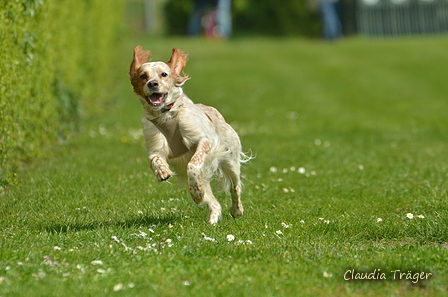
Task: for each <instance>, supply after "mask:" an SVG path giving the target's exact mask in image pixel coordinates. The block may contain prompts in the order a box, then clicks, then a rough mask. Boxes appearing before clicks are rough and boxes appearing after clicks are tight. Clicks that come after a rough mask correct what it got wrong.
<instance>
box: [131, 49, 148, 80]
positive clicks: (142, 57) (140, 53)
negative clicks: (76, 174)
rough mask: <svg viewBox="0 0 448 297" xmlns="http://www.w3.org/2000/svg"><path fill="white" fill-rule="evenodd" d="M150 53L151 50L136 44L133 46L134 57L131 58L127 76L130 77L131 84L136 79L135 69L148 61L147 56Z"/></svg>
mask: <svg viewBox="0 0 448 297" xmlns="http://www.w3.org/2000/svg"><path fill="white" fill-rule="evenodd" d="M150 54H151V51H145V50H143V48H142V47H141V46H140V45H138V46H136V47H135V48H134V59H133V60H132V63H131V67H130V68H129V78H130V79H131V83H132V84H133V85H135V84H134V82H135V80H138V77H137V70H138V69H139V68H140V66H142V64H144V63H146V62H148V57H149V55H150Z"/></svg>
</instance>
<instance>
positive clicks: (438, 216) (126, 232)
mask: <svg viewBox="0 0 448 297" xmlns="http://www.w3.org/2000/svg"><path fill="white" fill-rule="evenodd" d="M138 43H140V44H142V45H143V46H144V48H147V49H151V50H152V51H153V60H160V59H161V60H164V61H167V60H168V59H169V56H170V53H171V47H172V46H176V47H179V48H182V49H184V50H185V51H187V52H188V53H190V61H189V63H188V64H187V67H186V69H185V71H186V73H187V74H189V75H190V76H191V77H192V79H191V80H190V81H188V82H187V83H186V85H185V88H184V90H185V92H186V93H187V94H188V95H189V97H190V98H192V99H193V101H195V102H197V103H199V102H200V103H204V104H207V105H212V106H215V107H216V108H218V109H219V110H220V111H221V112H222V114H223V115H224V117H225V118H226V119H227V121H228V122H229V123H231V124H232V125H233V127H234V128H235V129H236V130H237V131H238V133H239V134H240V136H241V139H242V142H243V146H244V150H245V151H251V152H252V154H253V156H255V157H256V158H255V159H254V160H252V161H251V162H250V163H248V164H246V165H245V166H244V168H243V174H244V183H245V188H244V192H243V204H244V205H245V211H246V212H245V215H244V217H243V218H241V219H238V220H234V219H233V218H231V217H230V215H229V214H228V212H224V218H223V220H222V221H221V222H220V223H219V224H218V225H217V226H210V225H208V224H207V222H206V221H207V219H206V217H207V211H206V209H204V208H198V207H196V206H195V205H194V204H193V203H192V202H191V198H190V196H189V194H188V192H187V190H186V189H185V188H184V187H183V186H180V187H178V186H176V185H175V182H174V180H173V181H171V184H168V183H162V184H159V183H158V182H157V181H156V179H155V177H154V176H153V174H152V172H151V171H150V168H149V165H148V164H147V162H146V151H145V148H144V146H143V137H142V134H141V126H140V116H141V114H142V109H141V106H140V103H139V102H138V101H137V100H136V99H135V97H134V95H133V94H132V88H131V86H130V84H129V82H128V79H127V75H126V71H127V67H128V63H130V61H131V58H132V49H133V46H135V45H137V44H138ZM447 48H448V38H446V37H433V38H415V39H387V40H376V39H362V38H354V39H346V40H343V41H340V42H337V43H324V42H321V41H309V40H308V41H307V40H300V39H268V38H266V39H257V38H252V39H235V40H231V41H228V42H225V43H223V42H206V41H204V40H197V39H157V38H147V39H144V40H139V41H133V42H129V44H128V52H127V53H126V55H125V56H123V61H119V62H117V71H119V72H122V73H123V75H122V80H121V81H119V82H117V87H118V88H117V91H113V92H112V91H110V90H105V91H106V92H107V91H110V92H111V94H110V97H111V102H115V103H111V107H107V108H106V109H107V110H106V111H105V112H104V114H102V115H100V116H98V117H92V118H89V119H86V121H85V122H84V124H83V129H82V131H81V133H80V135H78V136H77V137H75V138H73V139H71V140H70V141H69V142H68V143H66V144H64V145H61V146H58V147H57V148H55V149H54V150H55V152H54V154H53V155H54V157H52V158H49V159H46V160H40V161H37V162H35V163H34V164H32V165H29V166H28V167H27V168H26V169H25V170H24V171H23V172H21V178H22V184H21V186H20V187H18V188H15V189H12V190H8V191H6V192H3V193H1V194H0V199H1V200H0V201H1V202H0V224H1V230H0V296H106V295H107V296H114V295H117V296H190V295H191V296H312V295H313V296H444V295H445V294H446V291H447V289H448V196H447V190H448V182H447V180H448V149H447V142H448V83H447V77H448V68H447V65H448V55H447ZM217 197H218V198H219V199H220V201H221V202H222V204H223V205H226V204H228V202H229V198H228V197H226V195H225V194H220V193H217ZM412 216H413V218H411V217H412ZM228 235H233V237H234V239H233V240H230V241H229V239H228ZM230 239H231V238H230ZM398 270H400V271H398ZM372 272H375V274H369V273H372ZM408 272H409V273H408ZM421 272H423V273H424V274H420V273H421ZM382 273H383V274H382ZM363 275H364V276H366V275H367V276H369V277H374V278H386V279H385V280H358V279H355V280H354V279H352V278H359V277H362V276H363ZM394 278H395V279H394ZM400 278H401V279H400ZM407 278H411V279H407ZM425 278H428V279H426V280H425Z"/></svg>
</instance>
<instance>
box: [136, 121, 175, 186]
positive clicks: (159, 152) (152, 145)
mask: <svg viewBox="0 0 448 297" xmlns="http://www.w3.org/2000/svg"><path fill="white" fill-rule="evenodd" d="M142 124H143V134H144V136H145V142H146V148H147V150H148V161H149V165H150V166H151V169H152V170H153V171H154V174H155V175H156V177H157V179H158V180H159V181H165V180H167V179H169V178H170V177H171V176H172V175H173V172H172V171H171V170H170V167H169V166H168V163H167V156H168V154H169V148H168V143H167V141H166V138H165V136H163V134H162V133H161V132H160V130H159V129H157V127H156V126H154V124H152V123H151V122H150V121H149V120H147V119H146V118H145V117H142Z"/></svg>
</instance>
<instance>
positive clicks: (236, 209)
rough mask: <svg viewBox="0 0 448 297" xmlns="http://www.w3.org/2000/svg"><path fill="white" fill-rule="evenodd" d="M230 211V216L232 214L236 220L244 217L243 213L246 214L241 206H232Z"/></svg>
mask: <svg viewBox="0 0 448 297" xmlns="http://www.w3.org/2000/svg"><path fill="white" fill-rule="evenodd" d="M229 210H230V214H231V215H232V217H234V218H235V219H236V218H239V217H241V216H242V215H243V213H244V208H243V206H242V205H239V206H233V205H232V206H231V207H230V208H229Z"/></svg>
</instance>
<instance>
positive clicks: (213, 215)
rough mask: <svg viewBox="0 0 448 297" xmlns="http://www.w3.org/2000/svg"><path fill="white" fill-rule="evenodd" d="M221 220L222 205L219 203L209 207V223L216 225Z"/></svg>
mask: <svg viewBox="0 0 448 297" xmlns="http://www.w3.org/2000/svg"><path fill="white" fill-rule="evenodd" d="M221 218H222V214H221V205H219V203H216V204H213V205H209V215H208V222H209V223H210V224H212V225H215V224H217V223H218V222H219V221H220V220H221Z"/></svg>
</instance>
